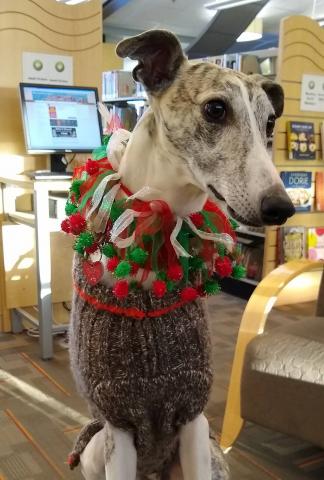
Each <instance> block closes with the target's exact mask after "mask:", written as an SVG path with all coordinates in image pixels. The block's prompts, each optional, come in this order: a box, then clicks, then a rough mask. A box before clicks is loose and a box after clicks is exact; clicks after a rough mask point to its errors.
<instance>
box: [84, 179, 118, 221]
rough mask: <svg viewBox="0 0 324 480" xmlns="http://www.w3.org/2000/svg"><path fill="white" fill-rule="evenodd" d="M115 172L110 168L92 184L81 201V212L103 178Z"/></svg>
mask: <svg viewBox="0 0 324 480" xmlns="http://www.w3.org/2000/svg"><path fill="white" fill-rule="evenodd" d="M113 173H115V172H114V171H113V170H108V171H107V172H104V173H101V174H100V175H99V176H98V178H97V180H96V181H95V183H94V184H93V185H92V187H91V188H90V190H89V191H88V192H87V193H86V194H85V195H84V197H83V199H82V202H81V203H80V205H79V207H78V210H79V212H80V211H82V210H83V208H84V207H85V206H86V204H87V201H88V200H89V198H91V197H92V196H93V194H94V192H95V191H96V188H97V187H98V185H99V183H100V182H101V180H102V179H104V178H105V177H107V175H112V174H113Z"/></svg>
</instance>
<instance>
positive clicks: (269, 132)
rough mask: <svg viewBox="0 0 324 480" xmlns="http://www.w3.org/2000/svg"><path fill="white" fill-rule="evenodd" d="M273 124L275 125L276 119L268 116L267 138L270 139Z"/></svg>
mask: <svg viewBox="0 0 324 480" xmlns="http://www.w3.org/2000/svg"><path fill="white" fill-rule="evenodd" d="M275 123H276V117H275V116H274V115H270V117H269V118H268V122H267V137H268V138H269V137H271V135H272V132H273V129H274V126H275Z"/></svg>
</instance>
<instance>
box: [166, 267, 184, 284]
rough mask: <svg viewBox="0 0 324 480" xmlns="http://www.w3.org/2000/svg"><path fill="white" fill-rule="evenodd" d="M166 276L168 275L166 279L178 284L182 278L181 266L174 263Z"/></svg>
mask: <svg viewBox="0 0 324 480" xmlns="http://www.w3.org/2000/svg"><path fill="white" fill-rule="evenodd" d="M167 275H168V278H169V279H170V280H173V281H174V282H178V281H179V280H181V279H182V277H183V270H182V267H181V265H178V264H176V263H175V264H174V265H171V266H170V267H169V268H168V273H167Z"/></svg>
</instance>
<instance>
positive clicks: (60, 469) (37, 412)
mask: <svg viewBox="0 0 324 480" xmlns="http://www.w3.org/2000/svg"><path fill="white" fill-rule="evenodd" d="M244 306H245V302H244V301H243V300H240V299H237V298H234V297H231V296H228V295H226V294H221V295H219V296H217V297H215V298H214V299H212V300H210V302H209V310H210V314H211V322H210V324H211V338H212V346H213V365H214V370H215V381H214V386H213V390H212V394H211V397H210V402H209V404H208V406H207V409H206V413H207V415H208V417H209V420H210V424H211V427H212V429H213V430H214V431H215V432H216V434H219V432H220V429H221V424H222V416H223V413H224V406H225V399H226V392H227V387H228V382H229V375H230V369H231V363H232V357H233V352H234V346H235V340H236V335H237V332H238V327H239V323H240V319H241V315H242V312H243V309H244ZM283 320H284V321H285V322H286V323H287V322H288V321H295V319H294V316H293V315H292V314H291V313H289V311H288V312H284V313H283V312H277V313H275V314H273V315H272V317H271V322H270V325H269V326H270V327H271V325H272V326H275V325H278V324H280V323H281V322H282V321H283ZM87 415H88V414H87V409H86V406H85V404H84V403H83V401H82V400H81V399H80V398H79V397H78V395H77V394H76V392H75V390H74V385H73V381H72V378H71V374H70V371H69V362H68V353H67V351H66V350H65V349H62V348H59V347H58V346H57V347H56V354H55V359H54V360H52V361H49V362H43V361H42V360H40V358H39V356H38V345H37V342H36V340H35V339H30V338H29V337H27V336H26V335H25V334H22V335H16V336H13V335H3V336H0V432H1V439H0V480H45V479H46V480H57V479H67V480H68V479H81V473H80V471H79V470H77V471H74V472H70V471H69V470H68V468H67V466H66V464H65V459H66V456H67V453H68V452H69V449H70V447H71V444H72V441H73V438H74V437H75V435H76V433H77V432H78V430H79V429H80V426H81V425H82V424H83V423H85V421H86V419H87ZM260 445H261V446H262V448H261V449H260V448H259V446H260ZM292 450H293V452H296V451H298V452H300V451H302V452H304V453H303V455H304V456H302V457H300V462H301V463H300V465H302V467H303V468H297V467H298V465H297V467H296V464H294V462H292V458H295V457H292V454H291V452H292ZM287 452H289V455H288V459H287V455H286V454H287ZM227 460H228V462H229V464H230V467H231V474H232V476H231V479H232V480H269V479H277V480H299V479H300V480H302V479H305V480H306V479H324V474H322V473H321V471H320V470H319V469H318V467H320V466H321V462H322V463H324V452H321V451H319V450H318V449H313V448H312V447H310V446H308V445H305V444H301V442H296V441H295V440H293V439H289V438H287V437H284V436H282V435H279V434H275V433H273V432H269V431H267V430H265V429H261V428H259V427H256V426H252V425H248V426H247V427H246V428H245V429H244V431H243V434H242V435H241V437H240V439H239V441H238V442H237V444H236V445H235V446H234V448H233V449H232V450H231V452H230V453H229V454H227ZM289 462H290V463H289ZM295 463H296V462H295ZM304 465H306V468H304ZM314 465H315V467H314ZM308 466H310V467H309V468H308ZM312 466H313V467H312ZM314 472H315V473H314ZM320 475H323V476H320Z"/></svg>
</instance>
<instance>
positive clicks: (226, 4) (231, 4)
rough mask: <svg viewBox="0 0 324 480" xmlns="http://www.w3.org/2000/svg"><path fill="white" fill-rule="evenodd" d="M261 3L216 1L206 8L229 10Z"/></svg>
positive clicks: (245, 0)
mask: <svg viewBox="0 0 324 480" xmlns="http://www.w3.org/2000/svg"><path fill="white" fill-rule="evenodd" d="M259 1H260V0H215V1H214V2H210V3H206V4H205V8H208V9H209V10H225V9H227V8H234V7H240V6H241V5H248V4H249V3H255V2H259Z"/></svg>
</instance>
